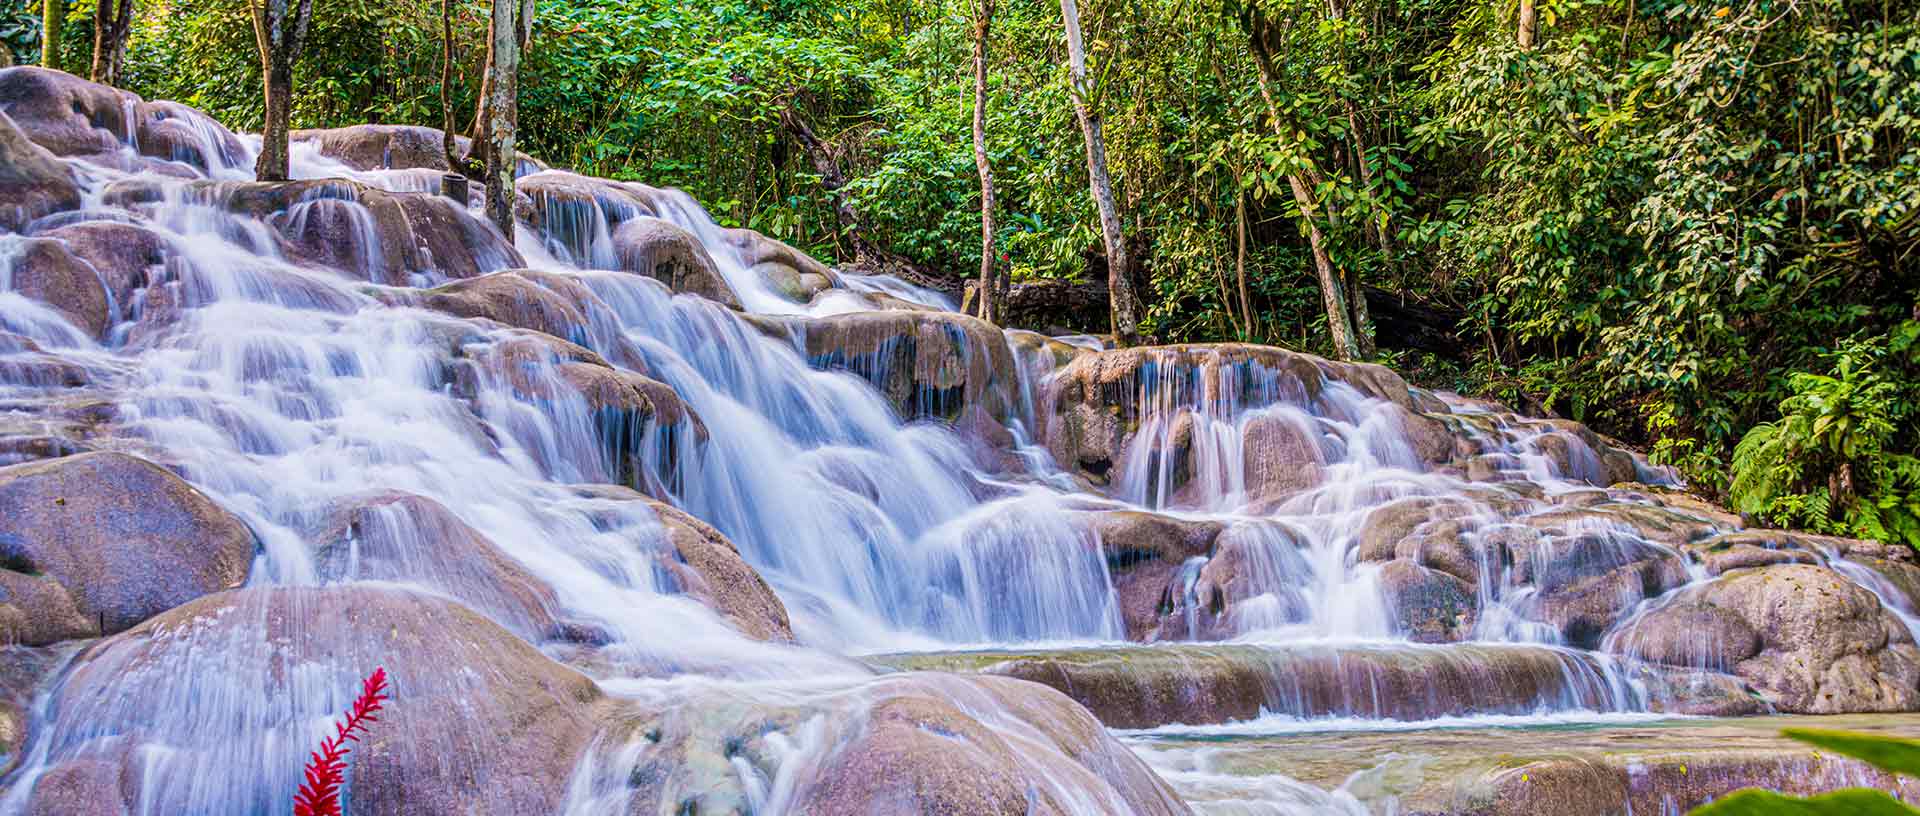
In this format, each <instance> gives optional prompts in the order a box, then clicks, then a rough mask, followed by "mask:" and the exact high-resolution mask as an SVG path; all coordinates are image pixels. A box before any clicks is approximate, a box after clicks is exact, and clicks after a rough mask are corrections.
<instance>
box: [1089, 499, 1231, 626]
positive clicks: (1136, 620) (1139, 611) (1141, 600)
mask: <svg viewBox="0 0 1920 816" xmlns="http://www.w3.org/2000/svg"><path fill="white" fill-rule="evenodd" d="M1087 523H1088V524H1089V525H1090V526H1091V527H1092V528H1093V531H1094V534H1095V535H1096V536H1097V537H1098V538H1099V540H1100V547H1101V550H1102V552H1103V553H1104V554H1105V556H1106V560H1107V571H1108V573H1109V574H1110V575H1111V576H1112V577H1113V589H1114V593H1115V595H1116V597H1117V599H1118V601H1119V604H1120V619H1121V622H1122V623H1123V624H1124V625H1125V627H1126V634H1127V638H1128V639H1129V640H1136V641H1156V640H1190V639H1193V638H1195V637H1198V636H1202V635H1203V634H1207V635H1214V636H1216V637H1217V636H1223V635H1224V634H1225V633H1224V632H1222V631H1220V626H1219V623H1218V622H1217V621H1216V620H1215V618H1216V617H1217V616H1216V615H1215V614H1214V611H1213V610H1211V609H1208V608H1205V607H1202V606H1201V604H1200V601H1199V597H1200V596H1199V595H1198V593H1197V592H1194V591H1193V588H1192V587H1190V586H1189V585H1190V584H1193V583H1194V582H1195V581H1196V580H1197V578H1198V575H1199V564H1200V563H1202V562H1203V561H1204V559H1205V558H1206V557H1207V556H1209V555H1211V554H1212V552H1213V542H1214V540H1215V539H1217V538H1219V536H1220V531H1221V529H1222V525H1221V523H1220V522H1217V521H1188V520H1185V519H1177V518H1174V517H1172V516H1162V515H1156V514H1153V513H1144V512H1138V511H1131V510H1122V511H1109V512H1101V513H1090V514H1088V516H1087ZM1196 559H1201V561H1196ZM1190 564H1191V565H1192V566H1189V565H1190Z"/></svg>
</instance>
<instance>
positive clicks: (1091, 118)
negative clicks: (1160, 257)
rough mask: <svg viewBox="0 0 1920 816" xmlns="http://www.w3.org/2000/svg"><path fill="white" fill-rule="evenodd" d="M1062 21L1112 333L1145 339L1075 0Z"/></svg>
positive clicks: (1126, 340)
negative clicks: (1136, 312)
mask: <svg viewBox="0 0 1920 816" xmlns="http://www.w3.org/2000/svg"><path fill="white" fill-rule="evenodd" d="M1060 18H1061V21H1062V23H1063V24H1064V25H1065V27H1066V30H1067V68H1068V72H1069V78H1070V79H1071V81H1072V87H1071V89H1070V90H1071V91H1072V93H1073V112H1074V113H1075V114H1076V115H1077V116H1078V117H1079V119H1080V133H1081V135H1082V136H1083V137H1085V139H1086V142H1087V184H1088V186H1089V187H1091V188H1092V190H1093V203H1094V206H1095V207H1096V208H1097V209H1098V210H1099V211H1100V241H1101V243H1102V244H1103V245H1104V246H1105V247H1106V251H1107V295H1108V297H1109V300H1110V302H1109V306H1110V308H1111V310H1112V320H1113V335H1114V339H1115V340H1116V341H1118V343H1119V344H1120V345H1121V346H1131V345H1134V344H1135V343H1137V342H1139V340H1140V330H1139V322H1138V320H1136V318H1135V316H1134V303H1135V302H1136V301H1135V299H1134V294H1133V264H1132V263H1131V262H1130V258H1129V257H1128V252H1127V244H1126V238H1125V236H1124V235H1123V234H1122V233H1121V230H1120V213H1119V208H1118V207H1117V206H1115V204H1114V201H1113V182H1112V180H1111V179H1110V178H1109V177H1108V175H1107V143H1106V138H1105V137H1104V136H1103V135H1101V132H1100V127H1101V124H1100V112H1099V111H1098V110H1097V109H1096V108H1095V107H1094V102H1095V100H1094V99H1093V88H1092V86H1091V84H1090V83H1089V82H1088V81H1087V51H1086V48H1085V46H1084V45H1083V44H1082V43H1081V41H1080V9H1079V7H1078V6H1077V5H1076V4H1075V0H1060Z"/></svg>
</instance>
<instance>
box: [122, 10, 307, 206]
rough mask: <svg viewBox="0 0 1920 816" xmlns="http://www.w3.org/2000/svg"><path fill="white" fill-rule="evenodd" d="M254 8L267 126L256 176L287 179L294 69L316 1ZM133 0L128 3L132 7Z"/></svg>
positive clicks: (256, 45)
mask: <svg viewBox="0 0 1920 816" xmlns="http://www.w3.org/2000/svg"><path fill="white" fill-rule="evenodd" d="M249 3H250V4H251V5H252V6H253V39H254V46H255V47H256V48H258V49H259V51H260V69H261V74H262V76H263V77H264V78H265V82H264V84H265V86H266V87H265V89H264V90H265V93H266V103H267V104H266V111H267V120H266V126H265V127H264V128H262V129H261V132H260V159H259V160H258V161H257V162H255V163H254V166H253V174H254V177H256V178H258V179H260V180H261V181H286V180H287V127H288V121H289V120H290V119H291V118H292V112H293V66H294V63H296V62H299V61H300V49H301V48H302V47H304V46H305V45H306V39H307V23H308V22H309V21H310V20H312V18H313V0H249ZM130 4H131V0H129V5H130Z"/></svg>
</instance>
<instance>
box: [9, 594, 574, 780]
mask: <svg viewBox="0 0 1920 816" xmlns="http://www.w3.org/2000/svg"><path fill="white" fill-rule="evenodd" d="M376 666H381V667H384V668H385V669H386V670H387V673H388V675H389V677H390V691H391V700H390V701H389V702H388V703H387V705H386V709H385V710H384V711H382V712H381V713H380V714H379V720H378V722H375V723H373V724H371V725H370V726H369V731H368V733H367V734H366V736H365V737H363V738H362V739H361V740H360V741H359V742H356V743H354V744H353V746H352V752H351V753H349V754H348V755H347V763H348V768H349V769H348V771H347V775H348V778H350V779H351V780H352V788H351V795H350V796H349V797H348V801H347V804H348V812H349V813H352V814H356V816H374V815H375V814H394V816H399V814H407V815H408V816H432V815H433V814H447V816H453V814H466V813H475V812H480V811H485V812H487V813H497V814H508V815H510V816H511V815H512V814H526V816H534V814H543V815H544V814H550V813H557V812H560V811H561V810H562V803H563V802H564V800H565V797H566V795H567V791H568V788H567V780H568V779H569V778H570V775H571V773H572V771H573V769H574V766H575V763H576V761H577V760H578V758H579V757H580V756H581V755H582V753H583V752H584V751H585V750H586V748H587V745H588V743H589V742H590V740H591V739H592V736H593V734H594V731H595V724H596V722H597V721H599V720H601V719H602V718H603V717H605V716H606V713H607V710H608V708H609V707H610V706H611V703H610V701H608V700H607V699H606V698H605V697H603V695H602V694H601V692H600V690H599V689H598V688H597V687H596V686H595V685H594V684H593V682H592V681H590V680H588V679H587V678H586V677H584V676H582V675H580V674H578V673H576V672H574V671H572V670H570V669H567V668H565V667H563V666H561V665H560V664H558V663H555V662H554V661H552V660H551V659H548V658H547V657H546V656H544V655H542V654H541V653H540V652H539V651H538V650H537V649H535V648H533V647H532V646H531V645H529V644H527V643H526V642H525V641H523V640H521V639H519V638H517V637H514V636H513V635H512V634H511V633H509V632H508V631H506V630H505V629H502V628H500V627H499V626H498V625H496V624H494V623H492V622H491V621H488V620H487V619H486V618H484V617H482V616H481V615H479V614H477V613H475V612H473V611H472V610H470V609H467V608H465V607H463V606H460V605H459V604H456V603H453V602H451V601H448V600H445V599H442V598H437V597H432V596H426V595H420V594H415V593H412V592H408V591H403V590H398V589H392V588H381V587H376V586H340V587H327V588H319V589H312V588H254V589H245V590H239V591H235V592H228V593H222V594H219V595H214V596H211V597H207V598H203V599H201V600H199V601H197V602H194V603H191V604H188V605H186V606H183V607H180V608H178V609H175V610H173V611H171V612H168V613H166V614H164V615H161V616H160V617H157V618H154V619H152V620H150V621H148V622H146V623H144V624H142V625H140V626H138V627H135V628H133V629H131V630H129V631H126V632H123V633H121V634H119V635H116V636H114V637H112V638H109V639H107V640H105V641H102V642H100V643H98V644H96V645H94V646H92V647H91V648H89V649H87V650H86V651H85V652H84V653H82V654H81V655H80V656H79V657H78V658H76V659H75V660H74V662H73V664H72V665H71V666H70V667H69V668H68V670H67V672H66V674H65V676H64V677H63V678H62V680H61V682H60V684H59V686H58V687H57V688H56V689H55V690H54V692H53V694H52V695H51V696H50V697H49V699H48V703H47V706H48V710H47V712H46V713H47V716H48V717H49V719H50V720H51V721H53V722H57V723H60V724H61V726H62V727H61V728H59V729H55V730H51V731H49V732H48V735H47V740H48V742H47V744H46V746H45V750H46V752H47V753H46V757H47V759H46V761H47V762H48V765H49V768H48V771H47V773H46V774H45V775H43V776H41V777H40V778H39V779H38V780H37V781H36V782H35V783H34V787H33V789H32V791H31V792H30V794H29V795H28V797H27V801H28V807H27V810H26V812H27V813H30V814H35V816H39V815H40V814H46V816H53V814H67V813H96V812H97V813H106V814H126V813H133V812H158V813H216V812H221V813H224V812H271V811H272V810H274V809H275V808H279V807H284V803H285V802H286V799H287V797H288V796H289V795H290V794H289V793H288V792H289V791H292V790H294V789H296V788H297V787H298V785H299V783H300V781H301V780H300V767H301V764H302V762H303V761H304V760H305V759H306V751H307V749H308V747H310V746H312V745H314V744H317V742H318V741H319V739H320V737H321V735H322V733H323V732H330V731H331V729H332V727H333V722H334V718H335V717H337V716H338V714H339V712H340V711H341V710H343V709H345V708H346V707H347V704H348V703H349V702H350V701H351V699H352V698H353V696H354V694H355V693H356V692H357V691H358V680H359V678H360V676H362V675H364V674H366V673H367V672H369V671H371V670H372V669H373V668H374V667H376ZM216 701H218V702H216ZM210 706H211V707H210ZM153 751H163V752H164V754H165V756H166V757H167V759H166V760H165V762H166V764H165V772H164V773H155V772H149V771H151V770H152V768H151V766H150V764H149V763H150V762H152V761H154V760H152V759H150V758H149V757H150V756H151V752H153Z"/></svg>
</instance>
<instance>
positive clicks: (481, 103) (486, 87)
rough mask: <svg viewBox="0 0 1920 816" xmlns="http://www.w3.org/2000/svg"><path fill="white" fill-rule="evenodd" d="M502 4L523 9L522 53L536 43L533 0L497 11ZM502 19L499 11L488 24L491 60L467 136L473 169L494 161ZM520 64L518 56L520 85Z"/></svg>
mask: <svg viewBox="0 0 1920 816" xmlns="http://www.w3.org/2000/svg"><path fill="white" fill-rule="evenodd" d="M501 3H508V4H510V5H518V6H519V9H518V14H517V16H518V17H519V21H518V29H517V30H518V31H519V34H520V36H519V39H518V43H519V48H520V50H525V49H526V47H527V46H528V45H531V44H532V42H533V11H534V7H533V0H494V5H495V6H496V7H497V6H499V5H500V4H501ZM499 19H500V15H499V12H498V9H497V8H496V10H495V13H494V15H493V17H492V18H491V19H489V20H488V21H487V60H486V64H485V65H483V66H482V67H481V69H480V95H479V96H478V97H476V99H475V101H474V110H473V129H472V131H471V132H469V133H468V134H467V135H468V137H469V141H470V143H471V146H470V147H469V148H468V149H467V161H466V163H467V165H468V166H469V167H473V168H485V167H486V166H487V163H488V162H489V161H490V160H491V156H490V155H489V154H490V153H491V152H492V140H491V138H490V137H489V135H488V133H489V132H490V130H491V129H492V126H491V125H490V124H488V123H490V122H492V121H493V112H492V111H493V100H494V99H495V97H496V96H497V95H496V94H495V93H494V90H493V83H494V79H495V77H497V76H499V75H500V72H499V71H496V70H494V55H495V52H496V51H497V50H498V48H499V43H500V40H499V38H498V37H497V36H495V35H496V34H497V33H498V30H499V22H498V21H499ZM518 62H519V59H518V53H517V52H516V56H515V65H514V69H513V74H514V77H515V82H516V84H517V83H518V78H519V76H520V71H519V65H518ZM515 99H516V100H517V99H518V96H516V97H515ZM515 105H516V107H515V111H514V121H515V122H516V123H517V122H518V121H519V118H520V117H519V110H518V102H516V103H515ZM483 180H484V179H483Z"/></svg>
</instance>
